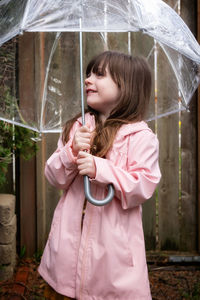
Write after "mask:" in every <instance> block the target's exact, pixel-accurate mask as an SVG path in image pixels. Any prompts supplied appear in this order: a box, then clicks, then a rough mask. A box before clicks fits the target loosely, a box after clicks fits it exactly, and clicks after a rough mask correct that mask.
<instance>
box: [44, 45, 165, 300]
mask: <svg viewBox="0 0 200 300" xmlns="http://www.w3.org/2000/svg"><path fill="white" fill-rule="evenodd" d="M86 75H87V78H86V80H85V87H86V88H85V89H86V95H87V104H88V112H87V114H86V126H82V124H81V118H74V119H73V120H71V121H70V122H68V123H67V124H66V125H65V128H64V131H63V135H62V138H61V139H60V140H59V141H58V148H57V150H56V151H55V152H54V153H53V155H52V156H51V157H50V158H49V159H48V161H47V164H46V170H45V173H46V177H47V179H48V180H49V182H50V183H51V184H52V185H54V186H55V187H57V188H59V189H62V190H63V191H64V192H63V195H62V197H61V199H60V201H59V203H58V205H57V208H56V210H55V213H54V218H53V222H52V226H51V231H50V234H49V238H48V242H47V245H46V247H45V250H44V254H43V257H42V261H41V264H40V267H39V272H40V274H41V275H42V277H43V278H44V279H45V280H46V281H47V282H48V284H49V285H50V286H51V287H52V288H53V289H54V290H55V291H56V292H57V293H59V294H62V295H65V296H68V297H71V298H73V299H78V300H142V299H144V300H149V299H151V293H150V288H149V280H148V272H147V265H146V258H145V246H144V237H143V229H142V216H141V211H142V209H141V205H142V203H144V202H145V201H146V200H147V199H148V198H150V197H151V196H152V194H153V192H154V190H155V187H156V185H157V184H158V182H159V180H160V170H159V165H158V140H157V138H156V136H155V135H154V134H153V132H152V131H151V130H150V129H149V127H148V126H147V124H146V123H145V122H144V121H143V119H144V116H145V111H146V108H147V106H148V102H149V98H150V93H151V72H150V69H149V66H148V64H147V62H146V60H145V59H144V58H141V57H132V56H129V55H125V54H123V53H118V52H112V51H107V52H104V53H102V54H100V55H98V56H97V57H95V58H94V59H93V60H92V61H91V62H90V63H89V65H88V67H87V70H86ZM85 150H87V151H85ZM82 175H88V176H89V177H90V181H91V193H92V195H93V196H94V197H95V198H96V199H103V198H105V195H106V192H107V185H108V184H109V183H112V184H113V186H114V189H115V197H114V198H113V200H112V201H111V202H110V203H109V204H107V205H106V206H94V205H92V204H90V203H89V202H87V201H85V195H84V186H83V177H82ZM66 299H68V298H66Z"/></svg>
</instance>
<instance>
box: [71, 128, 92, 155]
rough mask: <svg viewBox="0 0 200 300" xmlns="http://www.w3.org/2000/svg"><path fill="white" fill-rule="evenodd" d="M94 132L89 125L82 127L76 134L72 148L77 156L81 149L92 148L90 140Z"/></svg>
mask: <svg viewBox="0 0 200 300" xmlns="http://www.w3.org/2000/svg"><path fill="white" fill-rule="evenodd" d="M91 137H92V132H91V131H90V128H89V127H88V126H86V125H85V126H82V127H80V128H79V129H78V130H77V131H76V132H75V135H74V138H73V142H72V150H73V153H74V155H75V156H77V155H78V153H79V151H81V150H82V151H83V150H87V151H88V150H90V141H91Z"/></svg>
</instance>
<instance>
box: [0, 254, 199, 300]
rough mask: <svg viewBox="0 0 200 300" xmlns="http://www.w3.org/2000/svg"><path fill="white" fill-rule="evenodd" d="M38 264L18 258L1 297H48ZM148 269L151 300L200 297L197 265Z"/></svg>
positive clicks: (31, 299)
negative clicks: (12, 274) (11, 276)
mask: <svg viewBox="0 0 200 300" xmlns="http://www.w3.org/2000/svg"><path fill="white" fill-rule="evenodd" d="M38 264H39V259H38V258H37V257H34V258H27V259H20V260H18V263H17V267H16V269H15V273H14V276H13V278H12V279H10V280H7V281H2V282H0V299H1V300H20V299H24V300H26V299H27V300H49V298H48V297H46V296H45V286H46V283H45V282H44V281H43V279H42V278H41V277H40V276H39V274H38V272H37V267H38ZM148 268H149V279H150V284H151V292H152V299H153V300H168V299H169V300H179V299H180V300H188V299H189V300H200V265H177V264H176V265H172V264H171V265H169V264H163V263H162V264H158V263H154V264H152V263H150V264H148ZM51 300H52V299H51ZM124 300H126V299H124Z"/></svg>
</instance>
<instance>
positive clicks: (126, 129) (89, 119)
mask: <svg viewBox="0 0 200 300" xmlns="http://www.w3.org/2000/svg"><path fill="white" fill-rule="evenodd" d="M78 122H79V123H80V124H81V125H82V118H79V119H78ZM85 124H89V125H90V128H91V129H92V130H93V129H94V128H95V117H94V115H91V114H90V113H87V114H86V115H85ZM142 130H149V131H151V129H150V128H149V127H148V125H147V123H146V122H144V121H140V122H135V123H129V124H124V125H122V126H121V127H120V129H119V130H118V132H117V137H122V136H123V137H125V136H127V135H130V134H133V133H136V132H139V131H142Z"/></svg>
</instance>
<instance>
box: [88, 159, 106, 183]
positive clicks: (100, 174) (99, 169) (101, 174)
mask: <svg viewBox="0 0 200 300" xmlns="http://www.w3.org/2000/svg"><path fill="white" fill-rule="evenodd" d="M94 162H95V165H96V176H95V177H94V178H90V180H91V181H96V182H98V183H102V184H108V183H110V182H109V181H108V182H106V178H105V177H106V176H105V168H104V158H101V157H97V156H94Z"/></svg>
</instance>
